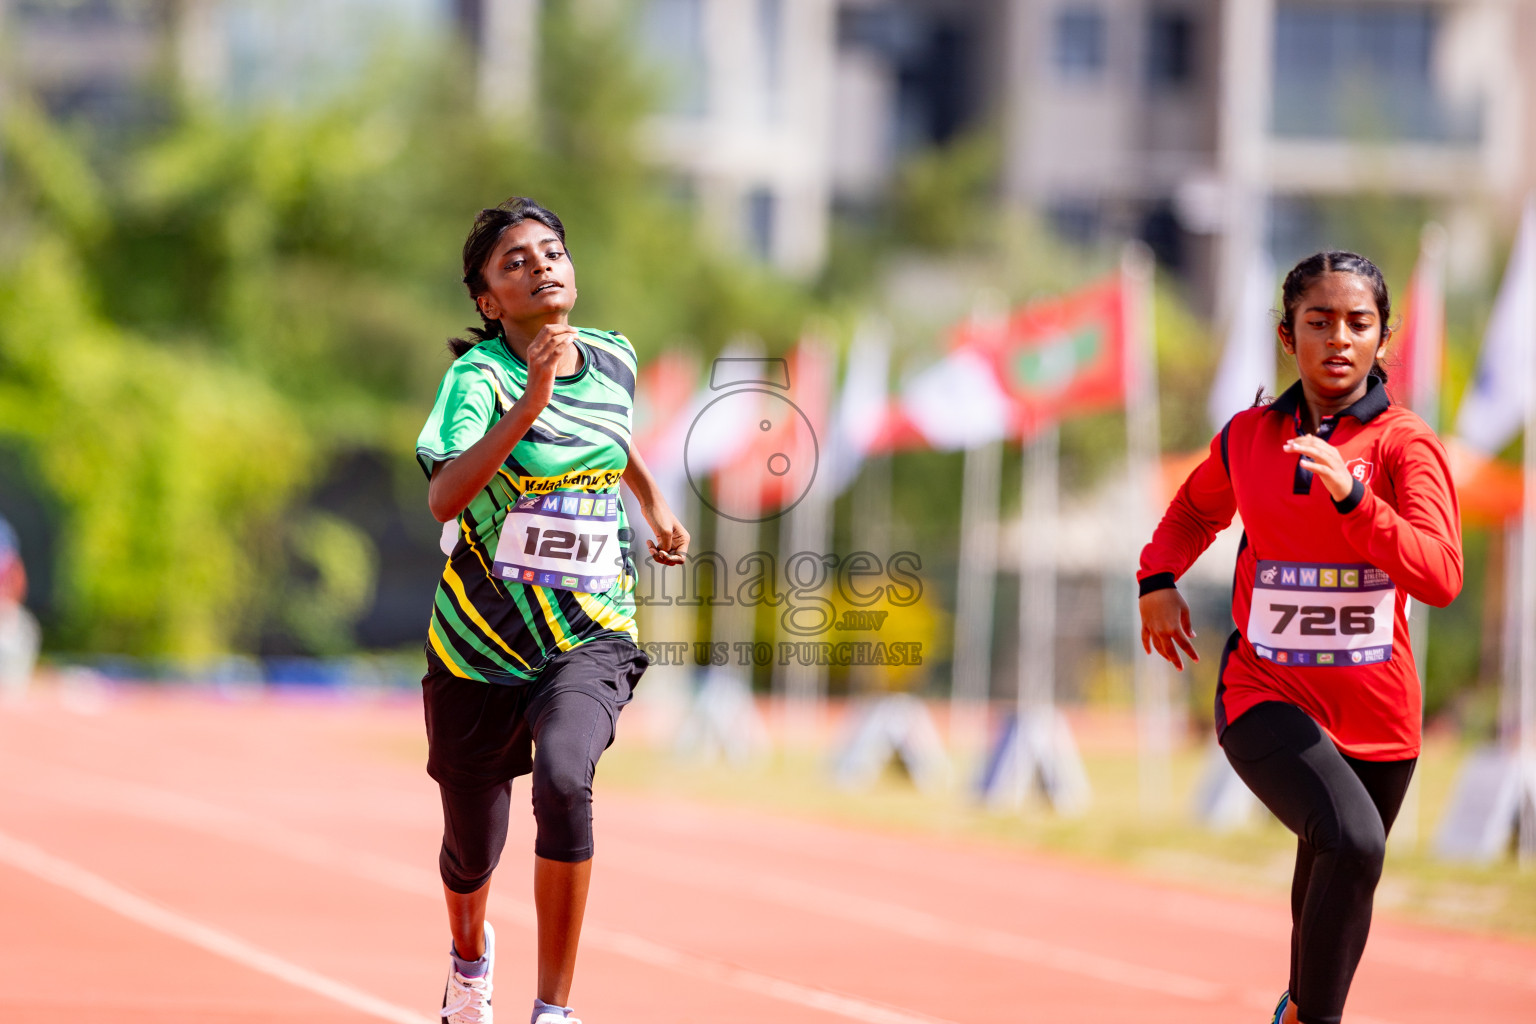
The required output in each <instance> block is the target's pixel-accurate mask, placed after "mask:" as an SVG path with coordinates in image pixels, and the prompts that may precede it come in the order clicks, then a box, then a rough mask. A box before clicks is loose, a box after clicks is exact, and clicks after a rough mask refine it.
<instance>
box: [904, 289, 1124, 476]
mask: <svg viewBox="0 0 1536 1024" xmlns="http://www.w3.org/2000/svg"><path fill="white" fill-rule="evenodd" d="M1125 302H1126V297H1125V289H1124V286H1123V283H1122V281H1121V279H1120V275H1118V274H1116V275H1115V276H1113V277H1111V278H1108V279H1106V280H1105V281H1101V282H1099V283H1097V284H1094V285H1090V286H1089V287H1087V288H1083V289H1081V290H1079V291H1076V292H1073V293H1072V294H1070V295H1065V296H1062V297H1060V298H1054V299H1045V300H1042V301H1039V302H1032V303H1030V304H1028V305H1026V306H1023V307H1021V308H1019V309H1017V310H1015V311H1014V312H1013V313H1012V315H1010V316H1009V317H1008V318H1007V319H1005V320H1000V321H998V320H987V319H981V318H972V319H970V320H966V321H965V322H963V323H961V324H960V325H959V326H957V327H956V328H955V329H954V332H953V334H952V336H951V346H950V353H949V355H947V356H945V357H944V358H943V359H942V360H940V361H939V362H938V363H935V364H934V365H933V366H931V367H929V368H928V369H927V370H924V371H923V372H922V373H920V374H918V375H917V376H916V377H914V378H913V379H912V380H910V381H909V382H908V383H907V385H906V387H905V388H904V389H903V392H902V398H901V402H900V403H899V409H898V410H896V411H895V412H894V413H893V414H892V415H891V416H889V417H888V418H887V420H886V424H885V427H884V429H883V431H882V435H881V437H882V440H883V442H884V443H885V444H887V445H890V446H898V447H899V446H902V445H903V444H904V443H907V442H912V441H919V442H921V443H926V444H927V445H928V446H930V447H933V448H940V449H954V448H975V447H978V446H980V445H984V444H987V443H989V442H992V441H1000V440H1004V439H1017V440H1023V439H1027V438H1029V437H1031V436H1032V435H1033V434H1034V433H1035V431H1036V430H1038V429H1039V428H1040V426H1042V425H1043V424H1047V423H1054V422H1056V421H1058V420H1061V419H1064V418H1066V417H1069V416H1074V415H1079V414H1082V413H1088V412H1095V411H1097V410H1100V409H1109V408H1114V407H1115V406H1118V405H1120V404H1121V403H1122V402H1124V401H1125V360H1126V310H1125Z"/></svg>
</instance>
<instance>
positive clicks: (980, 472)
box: [949, 441, 1003, 763]
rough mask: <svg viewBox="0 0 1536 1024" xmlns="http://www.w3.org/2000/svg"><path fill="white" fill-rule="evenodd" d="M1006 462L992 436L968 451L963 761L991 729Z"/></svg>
mask: <svg viewBox="0 0 1536 1024" xmlns="http://www.w3.org/2000/svg"><path fill="white" fill-rule="evenodd" d="M1002 461H1003V444H1002V442H1001V441H989V442H987V443H985V444H981V445H974V446H972V447H969V448H967V449H966V450H965V466H964V470H963V472H964V477H963V480H962V483H961V488H960V491H961V493H960V565H959V566H958V573H957V584H956V588H955V589H956V591H957V593H956V595H955V650H954V661H953V666H954V667H953V682H952V684H951V689H950V705H949V722H950V745H951V747H952V748H953V749H954V753H955V755H956V758H957V760H958V761H959V762H960V763H964V759H965V758H966V757H968V756H969V755H970V754H971V753H972V752H973V751H974V750H975V749H976V748H978V747H980V746H981V740H982V738H983V736H984V733H985V729H986V721H985V708H986V701H987V696H988V694H989V692H990V690H991V685H990V684H991V676H992V615H993V598H994V595H993V589H994V586H995V572H996V570H995V566H996V565H997V507H998V498H999V489H998V488H999V478H1000V476H1001V473H1002Z"/></svg>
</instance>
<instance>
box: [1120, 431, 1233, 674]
mask: <svg viewBox="0 0 1536 1024" xmlns="http://www.w3.org/2000/svg"><path fill="white" fill-rule="evenodd" d="M1225 433H1226V432H1225V431H1223V432H1222V433H1221V434H1218V435H1216V437H1214V438H1213V439H1212V440H1211V450H1210V454H1208V455H1207V456H1206V457H1205V461H1203V462H1201V463H1200V465H1198V466H1196V467H1195V470H1194V472H1193V473H1191V474H1189V479H1187V480H1185V481H1184V485H1183V486H1182V487H1180V488H1179V492H1178V494H1176V495H1174V498H1173V501H1172V502H1171V503H1169V505H1168V511H1167V512H1165V513H1164V514H1163V520H1162V522H1161V523H1159V524H1158V526H1157V530H1156V531H1155V532H1154V533H1153V534H1152V542H1151V543H1150V544H1148V545H1147V546H1146V547H1145V548H1144V549H1142V552H1141V569H1140V571H1138V572H1137V574H1136V579H1137V581H1138V583H1139V584H1140V590H1141V597H1140V600H1139V608H1140V611H1141V646H1142V649H1143V650H1145V651H1146V652H1147V653H1148V654H1151V653H1152V652H1153V650H1154V649H1155V650H1156V652H1157V653H1158V654H1159V655H1161V656H1162V657H1163V658H1164V659H1165V660H1166V661H1167V662H1168V663H1169V664H1171V665H1172V666H1173V667H1174V668H1176V669H1179V670H1180V671H1182V670H1183V668H1184V661H1183V658H1182V657H1181V656H1180V652H1181V651H1182V652H1183V654H1186V655H1188V656H1189V659H1190V660H1191V661H1199V660H1200V655H1199V654H1197V653H1196V652H1195V648H1194V646H1193V645H1192V644H1191V643H1190V642H1189V641H1190V640H1192V639H1194V636H1195V631H1194V628H1193V627H1192V626H1191V624H1190V620H1189V605H1188V604H1187V603H1186V602H1185V600H1184V598H1183V595H1181V594H1180V593H1179V591H1178V588H1177V586H1176V583H1177V581H1178V579H1179V577H1181V576H1183V575H1184V573H1185V572H1186V571H1187V570H1188V569H1189V567H1190V566H1191V565H1193V564H1194V563H1195V559H1197V558H1199V557H1200V555H1201V553H1202V552H1203V551H1205V549H1206V548H1208V547H1210V546H1211V542H1212V541H1214V540H1215V539H1216V535H1217V534H1218V533H1220V532H1221V531H1222V530H1224V529H1226V528H1227V526H1228V525H1230V524H1231V522H1232V517H1233V515H1234V514H1236V512H1237V496H1236V495H1235V494H1234V493H1233V491H1232V479H1231V477H1230V476H1229V474H1228V473H1227V468H1226V462H1225V460H1224V458H1223V455H1222V450H1221V449H1222V439H1223V436H1224V435H1225Z"/></svg>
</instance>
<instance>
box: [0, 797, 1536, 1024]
mask: <svg viewBox="0 0 1536 1024" xmlns="http://www.w3.org/2000/svg"><path fill="white" fill-rule="evenodd" d="M47 778H48V779H49V781H50V782H51V783H53V784H54V785H55V786H56V787H57V788H58V790H59V792H58V793H57V794H56V795H57V796H59V797H62V798H65V799H69V800H70V801H71V802H73V803H76V804H81V805H85V806H90V807H93V808H98V809H101V810H109V811H116V812H117V813H119V814H123V815H125V816H130V815H131V816H135V817H141V818H147V819H149V820H155V821H160V822H162V823H165V824H171V825H176V826H178V827H182V828H185V829H187V830H189V831H194V832H201V833H203V834H206V835H213V836H216V837H218V838H222V839H224V840H226V841H229V842H234V843H237V844H242V845H246V846H252V847H256V848H260V849H266V850H268V851H269V852H273V853H277V854H280V855H282V856H286V857H288V858H290V859H296V860H300V861H303V862H305V863H309V864H311V865H314V866H316V867H322V868H326V869H330V870H333V871H339V872H343V873H346V874H350V875H354V876H357V877H363V878H366V879H368V880H369V881H372V882H374V883H375V884H378V885H382V886H385V887H388V888H392V889H396V890H398V891H401V892H405V893H410V894H412V895H417V896H423V895H430V897H431V898H433V899H436V898H438V897H439V895H440V888H441V887H440V884H439V879H438V876H437V875H436V873H434V872H432V871H429V870H426V869H423V868H418V867H415V866H413V865H407V864H403V863H401V862H399V861H395V860H391V859H389V858H385V857H379V856H378V855H376V854H372V853H367V852H355V851H351V850H347V849H346V848H344V847H342V846H340V845H339V844H337V843H334V842H332V841H331V840H329V839H324V838H321V837H319V836H315V835H312V834H310V833H305V832H301V831H298V830H296V829H291V828H289V827H288V826H285V825H281V824H278V823H277V822H275V821H271V820H267V819H262V818H259V817H257V816H255V815H251V814H247V813H245V812H243V811H239V810H235V809H233V808H229V807H226V806H224V805H222V804H217V803H214V802H212V801H209V800H205V799H203V798H201V797H197V796H192V795H189V794H185V793H181V792H179V791H176V790H170V789H165V788H162V787H159V786H150V785H146V784H143V783H137V782H130V781H127V780H122V779H116V778H113V777H111V776H106V775H99V774H96V773H94V772H81V771H77V770H74V769H58V770H54V771H50V773H49V774H48V776H47ZM0 786H4V788H10V789H13V790H15V791H17V792H25V793H28V794H29V795H34V796H35V795H37V794H36V790H35V787H34V788H21V787H17V786H15V785H8V786H7V785H5V784H4V783H0ZM619 842H622V843H628V844H629V845H631V846H642V847H643V845H644V844H637V843H634V842H633V841H631V840H620V841H619ZM652 856H654V852H653V853H652ZM669 856H670V855H669ZM694 860H695V861H696V864H695V865H694V867H695V870H693V871H690V872H686V873H685V872H678V873H677V874H679V875H682V876H683V877H682V881H683V883H684V884H687V885H694V884H696V883H697V882H698V881H699V879H700V878H703V877H705V876H706V875H707V874H708V869H709V868H710V867H711V865H710V864H709V862H704V861H702V860H699V859H697V858H695V859H694ZM616 863H619V864H621V865H622V863H623V861H622V860H621V859H620V860H616ZM740 874H741V875H742V878H741V879H739V880H738V881H737V882H733V884H732V886H731V891H737V892H739V891H742V890H744V889H746V888H748V887H749V886H751V887H753V888H755V889H756V890H757V891H756V892H754V893H753V895H756V896H757V898H759V899H763V898H765V897H767V898H769V899H770V900H771V901H773V902H782V900H783V898H784V897H785V896H788V897H789V898H791V899H794V900H797V901H799V902H797V903H796V905H795V909H797V910H811V911H819V912H822V913H826V912H827V911H826V907H824V906H820V905H818V904H817V901H819V900H822V899H827V900H829V904H836V903H840V902H841V903H844V904H845V908H844V909H848V910H850V911H851V912H853V913H855V914H857V913H859V912H861V911H862V912H866V913H869V914H871V916H872V917H875V918H879V917H882V916H883V915H885V914H891V915H892V916H891V917H890V918H888V920H890V921H901V922H902V926H903V933H904V934H908V935H909V936H910V937H915V938H923V939H932V938H933V937H934V934H938V933H940V932H947V933H948V934H950V935H959V936H960V938H961V940H962V941H964V940H965V934H964V933H965V931H967V930H968V929H967V926H963V925H959V924H957V923H955V922H951V921H947V920H945V919H943V918H940V917H937V915H932V914H929V913H928V912H926V911H921V910H917V909H915V908H910V907H905V906H902V905H900V904H891V903H884V902H883V901H878V900H869V899H867V898H865V897H859V896H855V895H852V894H848V893H842V892H840V891H838V890H835V889H830V888H825V887H821V886H816V885H814V884H813V883H801V882H797V881H795V880H792V879H785V878H782V877H774V876H763V875H760V874H749V873H740ZM757 882H761V883H765V884H763V885H762V887H760V888H759V887H757V886H755V885H752V883H757ZM775 883H777V884H775ZM774 889H778V892H776V893H774V892H772V890H774ZM796 890H798V892H797V891H796ZM861 903H862V904H866V906H863V907H858V906H857V904H861ZM491 905H492V907H494V908H495V909H496V911H497V912H498V913H499V914H501V915H502V916H504V917H506V918H509V919H511V920H514V921H516V922H517V923H518V924H519V925H521V926H523V927H525V928H528V929H530V930H531V929H534V928H535V927H536V925H537V918H536V915H535V912H534V908H533V906H532V905H531V904H527V903H523V902H521V901H518V900H514V899H511V898H509V897H505V896H501V895H499V894H494V893H493V894H492V896H491ZM832 916H839V915H836V914H834V915H832ZM933 922H937V923H938V924H940V925H942V927H941V928H937V929H935V932H934V933H933V934H930V933H927V932H923V933H919V932H918V931H917V930H916V929H917V928H923V929H927V928H929V927H930V926H931V923H933ZM857 923H865V924H866V925H869V924H870V923H871V922H869V921H862V922H857ZM874 926H875V927H880V926H881V925H879V924H875V925H874ZM982 930H983V931H986V932H991V933H992V934H991V935H989V936H985V937H984V939H983V941H981V942H979V943H978V947H977V948H976V949H975V950H974V951H977V952H989V953H992V954H993V955H997V956H1000V957H1007V958H1017V955H1018V954H1019V953H1021V952H1023V953H1039V954H1041V955H1042V956H1044V957H1048V958H1054V959H1055V962H1053V963H1050V964H1041V965H1042V966H1054V967H1057V968H1058V969H1060V970H1063V971H1065V972H1069V973H1078V974H1080V975H1086V976H1088V977H1091V978H1094V979H1095V980H1100V981H1110V982H1115V983H1119V984H1123V985H1129V986H1130V987H1141V988H1150V989H1151V990H1152V991H1158V989H1157V988H1153V987H1152V986H1157V985H1170V986H1171V988H1174V989H1177V988H1180V987H1181V986H1182V985H1183V984H1184V983H1186V982H1194V984H1195V986H1205V987H1206V988H1205V991H1206V992H1212V990H1215V991H1214V994H1211V995H1210V996H1209V997H1208V998H1203V999H1197V998H1196V997H1194V996H1193V995H1189V994H1186V995H1183V996H1182V997H1183V998H1186V999H1191V1001H1200V1002H1219V1001H1220V999H1221V998H1223V997H1226V998H1233V997H1237V998H1240V999H1241V1001H1242V1003H1243V1004H1244V1005H1246V1006H1250V1007H1253V1008H1256V1009H1268V1008H1270V1007H1271V1006H1272V1005H1273V1001H1274V1000H1273V997H1271V996H1270V995H1268V993H1266V992H1261V991H1258V990H1253V989H1249V990H1245V991H1243V992H1241V993H1240V994H1239V993H1236V992H1234V990H1232V989H1231V988H1230V987H1223V986H1218V985H1215V984H1214V983H1212V982H1208V981H1205V980H1204V979H1193V978H1188V977H1186V976H1182V975H1177V974H1172V973H1171V972H1164V971H1161V970H1160V969H1158V968H1150V967H1143V966H1141V965H1136V964H1129V963H1127V962H1125V961H1119V960H1115V959H1113V958H1109V957H1103V956H1100V955H1099V954H1093V953H1081V952H1080V951H1076V950H1070V949H1068V950H1063V949H1061V948H1060V947H1052V946H1050V945H1049V944H1046V943H1043V942H1042V941H1041V940H1036V939H1030V938H1027V937H1024V936H1018V935H1015V934H1013V933H1010V932H1002V931H994V930H991V929H982ZM992 939H996V940H1000V941H996V942H991V941H988V940H992ZM1010 940H1017V941H1018V942H1019V943H1023V944H1024V946H1023V947H1020V946H1017V945H1014V944H1013V943H1012V942H1010ZM582 941H583V942H584V943H587V944H589V945H597V946H599V947H601V948H603V949H606V950H607V951H608V952H610V953H615V954H617V955H620V956H625V957H628V958H630V959H634V960H637V961H640V962H643V963H647V964H650V965H652V966H657V967H664V968H666V969H669V970H673V971H675V972H677V973H681V974H684V975H687V976H690V977H695V978H699V979H701V980H712V981H717V982H720V983H722V984H727V985H731V986H732V987H736V988H740V989H743V990H746V991H750V992H754V993H757V994H760V995H766V996H770V997H772V998H777V999H781V1000H784V1001H787V1002H792V1003H795V1004H797V1005H800V1006H804V1007H807V1008H810V1009H824V1010H826V1011H827V1012H830V1013H835V1014H837V1015H839V1016H844V1017H848V1018H850V1019H854V1020H860V1021H864V1022H866V1024H954V1022H951V1021H946V1020H943V1019H941V1018H935V1017H930V1016H926V1015H921V1014H914V1013H913V1012H912V1011H907V1010H902V1009H899V1008H895V1007H888V1006H885V1005H882V1004H879V1003H876V1002H873V1001H870V1000H868V999H866V998H864V997H855V996H845V995H842V994H839V993H834V992H831V991H829V990H825V989H819V988H813V987H810V986H803V985H799V984H797V983H795V982H790V981H787V980H784V979H780V978H776V977H773V976H771V975H765V974H760V973H758V972H754V971H751V970H748V969H746V968H742V967H739V966H737V965H734V964H728V963H725V962H723V961H719V960H711V959H708V958H704V957H698V956H695V955H693V954H690V953H686V952H684V951H682V950H678V949H675V948H673V947H668V946H664V945H662V944H660V943H656V942H653V941H651V940H649V939H645V938H642V937H640V936H636V935H632V934H629V933H626V932H622V931H617V930H614V929H609V928H606V927H604V926H602V925H597V924H592V923H590V922H589V923H588V924H587V925H586V926H585V927H584V928H583V930H582ZM1414 966H1415V967H1416V968H1418V969H1421V970H1423V969H1428V964H1427V963H1416V964H1414ZM1501 966H1506V968H1507V969H1506V970H1503V971H1498V972H1496V974H1497V975H1498V977H1497V978H1488V979H1486V980H1499V981H1504V982H1505V983H1510V982H1516V981H1517V980H1518V981H1524V982H1526V983H1527V984H1528V985H1530V986H1531V987H1536V978H1533V977H1527V976H1516V975H1515V974H1513V973H1512V972H1513V970H1514V969H1513V968H1508V967H1507V965H1501ZM1127 967H1128V968H1130V969H1131V971H1132V973H1130V974H1123V975H1120V976H1104V974H1103V973H1102V972H1108V973H1109V974H1110V975H1113V974H1114V972H1116V971H1118V970H1121V969H1123V968H1127ZM1136 972H1147V973H1146V974H1139V973H1136ZM1441 972H1442V973H1447V974H1449V973H1451V972H1448V971H1445V969H1444V967H1443V966H1442V968H1441ZM1469 973H1470V972H1469ZM1457 976H1461V977H1465V976H1466V975H1465V974H1464V973H1462V972H1457ZM1187 991H1189V992H1191V993H1192V992H1194V991H1197V989H1196V988H1193V987H1191V988H1189V989H1188V990H1187ZM1165 994H1170V995H1171V994H1175V993H1174V992H1173V991H1167V992H1165ZM891 1014H896V1015H897V1016H895V1017H892V1016H891ZM903 1014H904V1015H905V1016H902V1015H903ZM1354 1017H1358V1018H1359V1024H1396V1022H1393V1021H1390V1020H1385V1019H1381V1018H1373V1017H1367V1016H1363V1015H1361V1014H1354V1015H1353V1017H1352V1019H1353V1018H1354Z"/></svg>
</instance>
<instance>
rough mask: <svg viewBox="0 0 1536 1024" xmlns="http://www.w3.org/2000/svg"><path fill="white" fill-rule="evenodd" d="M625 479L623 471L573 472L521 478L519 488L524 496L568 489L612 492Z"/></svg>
mask: <svg viewBox="0 0 1536 1024" xmlns="http://www.w3.org/2000/svg"><path fill="white" fill-rule="evenodd" d="M622 479H624V471H623V470H622V469H598V470H591V469H582V470H572V471H571V472H569V473H566V474H565V475H563V476H520V477H518V478H517V486H518V488H519V489H520V490H521V491H522V492H523V493H524V494H548V493H549V492H550V491H563V490H566V489H574V490H583V491H593V490H595V491H611V490H613V489H614V488H615V487H617V486H619V481H620V480H622Z"/></svg>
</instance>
